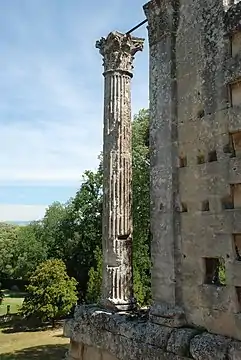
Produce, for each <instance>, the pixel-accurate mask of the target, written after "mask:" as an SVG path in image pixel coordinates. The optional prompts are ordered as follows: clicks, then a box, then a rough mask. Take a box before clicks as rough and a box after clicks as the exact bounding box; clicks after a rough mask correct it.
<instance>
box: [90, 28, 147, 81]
mask: <svg viewBox="0 0 241 360" xmlns="http://www.w3.org/2000/svg"><path fill="white" fill-rule="evenodd" d="M143 45H144V39H141V38H137V37H132V36H130V35H126V34H122V33H120V32H118V31H115V32H111V33H110V34H109V35H108V36H107V38H104V37H102V38H101V39H100V40H98V41H96V45H95V46H96V48H97V49H99V51H100V54H101V55H102V56H103V58H104V64H103V65H104V69H105V73H106V72H109V71H123V72H127V73H129V74H130V75H131V74H132V69H133V60H134V56H135V54H136V53H137V52H138V51H142V50H143Z"/></svg>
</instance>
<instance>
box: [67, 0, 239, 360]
mask: <svg viewBox="0 0 241 360" xmlns="http://www.w3.org/2000/svg"><path fill="white" fill-rule="evenodd" d="M144 11H145V14H146V16H147V19H148V34H149V47H150V49H149V50H150V51H149V53H150V153H151V156H150V157H151V189H150V195H151V235H152V264H153V266H152V295H153V306H152V307H151V309H150V311H147V312H146V313H143V312H141V313H135V312H130V311H129V313H126V314H125V313H116V310H121V309H123V308H124V309H128V310H130V309H131V308H132V306H133V284H132V266H131V260H130V258H131V250H130V249H131V241H130V242H129V247H128V246H126V245H127V243H128V241H127V240H126V239H127V238H128V240H129V239H130V240H131V239H132V217H131V211H130V205H131V201H130V198H129V197H128V198H125V194H128V196H129V195H131V144H130V139H131V136H130V119H131V118H130V116H131V115H130V78H131V76H132V75H131V70H132V60H133V58H132V55H134V53H135V52H136V51H138V50H141V49H142V46H143V40H140V39H136V38H132V37H127V36H125V35H123V34H120V33H117V32H116V33H111V34H110V35H109V36H108V38H107V39H103V38H102V39H101V41H100V42H98V43H97V47H98V48H99V49H100V52H101V54H102V55H103V57H104V68H105V73H104V75H105V126H104V143H105V144H104V215H103V252H104V273H103V275H104V281H103V292H102V305H105V306H108V307H109V310H108V311H107V310H103V309H100V308H93V307H77V308H76V311H75V316H74V319H72V320H69V321H68V322H66V324H65V329H64V332H65V336H66V337H69V338H71V340H72V342H71V348H72V347H73V349H70V354H73V355H74V356H73V355H69V360H83V359H82V352H83V351H85V352H87V354H88V352H90V351H92V352H93V353H92V354H93V355H91V356H92V357H93V359H94V360H95V356H96V357H97V359H98V360H99V356H101V357H102V358H101V357H100V359H101V360H106V359H105V357H107V358H108V357H110V359H111V360H112V357H113V360H136V359H138V360H167V359H168V360H188V359H194V360H208V359H220V360H222V359H223V360H240V359H241V341H239V340H241V261H240V260H241V249H240V247H241V245H240V243H241V242H240V238H241V200H240V199H241V196H240V193H241V192H240V188H241V165H240V162H241V161H240V160H241V91H240V88H241V82H240V78H241V65H240V64H241V41H240V32H241V30H240V19H241V1H231V0H213V1H210V0H202V1H201V0H191V1H187V0H180V1H176V0H152V1H150V2H149V3H148V4H146V5H145V6H144ZM123 45H125V51H123V49H124V48H123ZM126 45H127V47H126ZM133 51H134V53H133V54H132V52H133ZM122 86H123V87H122ZM123 88H125V89H126V90H125V91H123ZM123 93H124V94H125V95H123ZM113 104H114V105H115V106H113ZM120 108H121V109H122V113H121V115H120ZM120 123H122V124H125V126H126V129H127V130H128V136H125V140H126V141H121V138H120V136H121V135H122V140H123V136H124V135H123V133H122V132H121V131H119V125H118V124H120ZM111 124H112V125H113V127H110V125H111ZM120 144H122V146H123V147H122V148H121V146H120ZM122 159H125V161H126V162H127V163H128V168H127V171H126V172H125V174H124V175H123V174H122V175H121V171H120V169H121V166H120V167H118V166H119V164H121V161H122ZM118 161H119V162H118ZM121 176H123V177H122V178H121ZM127 178H128V181H127ZM116 184H118V189H121V191H120V193H118V194H117V195H115V196H113V195H112V194H113V193H115V191H113V190H115V189H116ZM120 184H125V185H123V186H122V187H119V185H120ZM234 185H235V186H234ZM110 189H112V193H111V192H110V191H109V190H110ZM123 196H124V198H125V201H124V202H123V203H122V202H121V201H120V200H121V199H122V198H123ZM123 204H125V206H123ZM126 224H127V225H126ZM127 230H129V231H127ZM127 235H128V236H127ZM116 239H117V240H121V241H119V243H118V242H116ZM120 244H121V245H120ZM122 245H123V248H122V249H123V252H122V253H121V252H118V251H119V249H120V247H121V246H122ZM235 246H236V247H238V250H239V251H240V255H239V257H240V258H239V257H238V254H237V249H236V248H235ZM127 247H128V249H129V250H130V251H126V250H127ZM210 259H211V262H210ZM217 259H221V260H222V263H223V265H224V267H225V274H226V279H225V280H226V283H224V284H221V283H220V282H218V281H217V278H218V276H217ZM127 274H128V276H126V275H127ZM118 277H119V279H121V280H120V281H119V280H118ZM124 293H125V294H126V295H124ZM208 331H209V332H208ZM215 334H216V335H215ZM234 339H235V340H234ZM76 343H77V344H79V347H78V346H76ZM83 349H84V350H83ZM76 354H77V356H79V357H78V358H75V356H76ZM78 354H81V355H78ZM71 356H72V357H71ZM84 360H92V359H84Z"/></svg>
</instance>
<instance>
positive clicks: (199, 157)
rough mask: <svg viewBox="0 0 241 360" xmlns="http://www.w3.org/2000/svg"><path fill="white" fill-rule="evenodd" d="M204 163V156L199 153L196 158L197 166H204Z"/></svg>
mask: <svg viewBox="0 0 241 360" xmlns="http://www.w3.org/2000/svg"><path fill="white" fill-rule="evenodd" d="M204 163H205V156H204V154H202V153H200V152H199V154H198V156H197V164H198V165H200V164H204Z"/></svg>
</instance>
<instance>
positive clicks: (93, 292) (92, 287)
mask: <svg viewBox="0 0 241 360" xmlns="http://www.w3.org/2000/svg"><path fill="white" fill-rule="evenodd" d="M95 260H96V268H95V267H91V269H90V271H89V282H88V288H87V296H86V300H87V302H88V303H95V302H98V301H99V300H100V294H101V282H102V265H103V262H102V251H101V249H100V248H98V247H97V248H96V250H95Z"/></svg>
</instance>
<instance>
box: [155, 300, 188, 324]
mask: <svg viewBox="0 0 241 360" xmlns="http://www.w3.org/2000/svg"><path fill="white" fill-rule="evenodd" d="M150 320H151V321H152V322H153V323H155V324H159V325H164V326H169V327H174V328H175V327H176V328H179V327H183V326H186V325H187V321H186V317H185V313H184V311H183V309H181V308H180V307H178V306H170V305H168V304H165V303H163V304H162V305H154V306H152V308H151V310H150Z"/></svg>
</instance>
